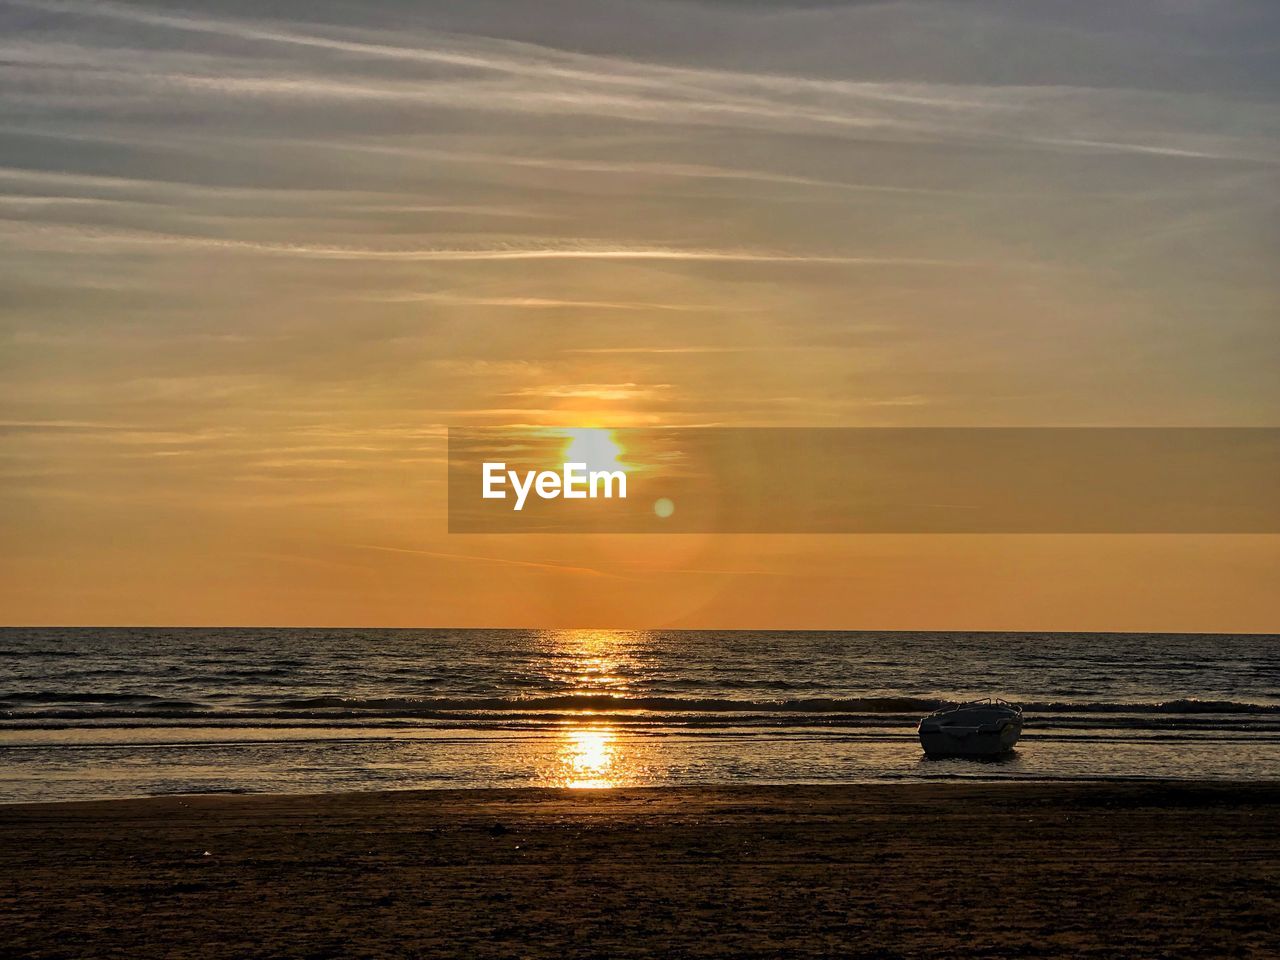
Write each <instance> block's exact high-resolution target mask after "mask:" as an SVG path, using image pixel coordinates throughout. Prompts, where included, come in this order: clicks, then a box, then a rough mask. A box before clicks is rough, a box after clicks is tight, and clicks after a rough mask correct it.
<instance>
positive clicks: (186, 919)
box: [0, 783, 1280, 960]
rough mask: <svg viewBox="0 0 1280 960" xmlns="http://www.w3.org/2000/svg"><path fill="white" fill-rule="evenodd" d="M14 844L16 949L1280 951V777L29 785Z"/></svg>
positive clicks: (6, 923) (3, 887)
mask: <svg viewBox="0 0 1280 960" xmlns="http://www.w3.org/2000/svg"><path fill="white" fill-rule="evenodd" d="M206 850H207V851H208V854H207V855H206V854H205V851H206ZM0 867H2V868H3V869H2V872H0V955H3V956H5V957H75V958H87V957H102V956H112V957H130V958H133V957H201V958H221V957H235V958H241V957H257V956H273V957H275V956H279V957H400V956H426V957H431V956H458V957H476V958H484V957H554V958H558V960H565V958H575V957H662V958H668V957H669V958H681V957H827V956H832V957H877V958H891V957H1046V956H1054V957H1107V958H1112V957H1135V958H1136V957H1149V958H1155V957H1212V958H1227V957H1278V956H1280V899H1278V898H1280V785H1261V786H1239V785H1236V786H1233V785H1229V784H1218V785H1204V784H1202V785H1178V784H1155V785H1153V784H1144V785H1139V784H1110V785H1106V784H1076V785H1064V784H1004V785H982V784H956V783H940V784H911V785H892V786H849V787H768V788H756V787H740V788H731V787H726V788H702V789H683V788H672V789H655V790H619V791H614V792H609V791H558V790H493V791H439V792H421V793H382V794H356V795H340V796H339V795H335V796H316V797H181V798H163V799H152V800H126V801H115V802H100V803H79V804H40V805H22V806H7V807H0Z"/></svg>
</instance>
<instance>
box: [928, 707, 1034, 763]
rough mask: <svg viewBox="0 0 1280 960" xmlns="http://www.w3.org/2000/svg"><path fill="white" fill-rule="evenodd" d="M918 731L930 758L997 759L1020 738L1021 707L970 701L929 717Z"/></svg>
mask: <svg viewBox="0 0 1280 960" xmlns="http://www.w3.org/2000/svg"><path fill="white" fill-rule="evenodd" d="M918 729H919V733H920V746H922V747H924V752H925V753H926V754H928V755H929V756H930V757H998V756H1000V755H1001V754H1004V753H1008V752H1009V751H1010V750H1012V749H1013V745H1014V744H1015V743H1017V742H1018V737H1020V736H1021V735H1022V707H1020V706H1017V705H1016V704H1012V703H1008V702H1007V701H1004V700H1000V699H995V698H991V697H987V698H985V699H983V700H971V701H969V702H968V703H961V704H957V705H956V706H954V707H946V708H945V709H942V710H937V711H935V712H934V713H931V714H929V715H928V716H927V717H925V718H924V719H923V720H921V721H920V726H919V728H918Z"/></svg>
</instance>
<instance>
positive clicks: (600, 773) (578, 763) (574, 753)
mask: <svg viewBox="0 0 1280 960" xmlns="http://www.w3.org/2000/svg"><path fill="white" fill-rule="evenodd" d="M616 740H617V737H616V734H615V733H614V731H613V730H612V729H610V728H609V727H578V728H575V729H572V730H566V731H565V733H564V739H563V742H562V743H561V745H560V752H559V755H558V757H557V760H558V762H559V765H560V773H561V775H560V777H559V778H558V779H559V780H560V785H561V786H565V787H569V788H571V789H575V790H607V789H609V788H610V787H615V786H617V785H618V784H617V780H616V779H615V778H614V777H613V776H611V774H612V773H613V766H614V761H615V759H616V747H617V744H616Z"/></svg>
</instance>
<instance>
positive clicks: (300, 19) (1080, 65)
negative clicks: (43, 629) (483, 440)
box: [0, 0, 1280, 631]
mask: <svg viewBox="0 0 1280 960" xmlns="http://www.w3.org/2000/svg"><path fill="white" fill-rule="evenodd" d="M1277 50H1280V4H1275V3H1273V2H1269V0H1256V2H1235V0H1221V2H1216V0H1215V2H1208V0H1167V2H1156V0H1148V2H1119V3H1117V2H1112V0H1107V2H1088V0H1086V2H1071V3H1068V2H1062V3H1041V2H1032V3H1019V2H998V3H997V2H982V0H972V2H969V0H962V2H953V0H944V2H914V0H889V2H883V3H869V2H849V3H834V2H833V3H819V2H798V3H785V2H778V3H765V2H763V0H761V2H748V0H735V2H730V0H705V2H667V0H627V2H619V0H548V2H538V3H530V2H527V0H466V2H459V0H451V2H440V3H433V2H424V3H409V2H405V0H384V2H367V3H355V2H351V3H337V2H310V0H308V2H301V0H283V2H273V3H269V4H263V3H248V2H205V3H197V2H194V0H190V2H183V0H178V2H174V3H159V2H157V3H115V2H101V3H99V2H92V3H90V2H79V0H0V547H2V549H0V622H3V623H11V624H40V623H48V624H116V623H119V624H298V625H386V626H620V627H621V626H667V625H671V626H690V627H843V628H851V629H853V628H875V629H890V628H897V629H913V628H919V629H948V628H950V629H1019V630H1033V629H1095V630H1098V629H1118V630H1121V629H1133V630H1146V629H1165V630H1187V631H1195V630H1241V631H1275V630H1280V592H1277V591H1276V590H1275V583H1276V582H1277V581H1278V580H1280V537H1276V536H1239V537H1228V536H1060V537H1050V536H969V535H965V536H930V535H917V536H864V537H857V536H834V535H832V536H821V535H813V536H799V535H773V536H746V535H688V536H679V537H674V536H658V535H653V536H623V535H596V536H573V535H557V536H537V535H521V536H515V535H501V534H484V535H458V534H455V535H452V536H451V535H449V534H448V533H447V532H446V522H445V521H446V497H445V488H446V456H445V455H446V447H445V438H446V430H447V428H448V427H449V426H502V425H509V424H521V425H546V426H683V425H721V426H753V425H754V426H766V425H767V426H1040V425H1043V426H1065V425H1096V426H1120V425H1134V426H1275V425H1280V377H1278V376H1277V370H1278V369H1280V330H1278V326H1280V273H1278V272H1277V269H1276V264H1277V262H1280V216H1277V214H1278V210H1277V206H1278V204H1280V175H1278V174H1280V103H1278V97H1277V94H1278V93H1280V66H1277V62H1278V58H1277Z"/></svg>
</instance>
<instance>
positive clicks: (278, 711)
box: [0, 691, 1280, 719]
mask: <svg viewBox="0 0 1280 960" xmlns="http://www.w3.org/2000/svg"><path fill="white" fill-rule="evenodd" d="M219 699H221V698H219ZM956 702H957V701H954V700H947V699H941V698H933V697H910V696H889V697H850V698H826V697H806V698H794V699H776V700H744V699H733V698H714V697H670V696H634V697H623V696H615V695H611V694H586V693H570V694H558V695H551V696H530V697H343V696H336V695H335V696H317V697H296V698H282V699H259V700H253V701H244V700H240V701H238V702H236V703H235V704H233V705H227V706H222V707H212V706H210V705H209V704H208V703H204V702H200V701H192V700H179V699H174V698H166V697H161V696H154V695H149V694H136V693H118V692H116V693H112V692H101V693H92V692H55V691H39V692H31V693H8V694H0V703H2V704H4V708H0V719H18V718H35V717H47V718H50V719H74V718H83V719H96V718H104V719H105V718H109V717H118V716H128V715H132V716H139V717H150V718H153V719H162V718H166V717H168V718H180V717H189V716H198V717H203V718H209V719H216V718H219V717H226V718H231V717H239V718H247V717H255V716H260V717H275V718H315V719H330V718H339V717H387V718H398V717H403V718H413V717H424V718H432V717H441V716H449V715H455V714H459V713H472V714H508V713H546V712H554V711H570V712H572V711H579V712H592V713H623V712H643V713H660V714H678V715H690V714H693V715H696V714H730V713H737V714H762V713H769V714H858V715H881V716H885V715H895V714H896V715H903V714H905V715H912V716H920V715H923V714H926V713H931V712H932V711H934V710H938V709H941V708H943V707H946V706H951V705H952V704H954V703H956ZM71 704H76V705H84V706H83V707H80V706H77V707H70V706H68V705H71ZM1022 706H1023V710H1024V711H1025V712H1026V713H1027V714H1028V715H1029V716H1034V715H1035V714H1148V715H1169V716H1180V715H1182V716H1185V715H1202V714H1203V715H1213V714H1261V715H1271V714H1280V704H1271V703H1254V702H1247V701H1236V700H1199V699H1194V698H1184V699H1177V700H1166V701H1161V702H1146V703H1124V702H1115V701H1107V702H1100V701H1086V702H1072V701H1043V702H1038V701H1032V702H1024V703H1023V704H1022ZM90 707H92V708H90Z"/></svg>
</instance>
